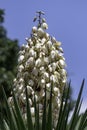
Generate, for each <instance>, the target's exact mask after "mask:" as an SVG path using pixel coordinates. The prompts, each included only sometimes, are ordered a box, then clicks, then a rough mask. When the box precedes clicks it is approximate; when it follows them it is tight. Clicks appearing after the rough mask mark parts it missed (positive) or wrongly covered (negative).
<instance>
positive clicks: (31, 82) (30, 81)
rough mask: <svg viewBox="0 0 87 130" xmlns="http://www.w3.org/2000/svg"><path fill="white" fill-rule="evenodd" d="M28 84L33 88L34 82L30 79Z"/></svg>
mask: <svg viewBox="0 0 87 130" xmlns="http://www.w3.org/2000/svg"><path fill="white" fill-rule="evenodd" d="M28 84H29V85H30V86H31V87H32V86H33V85H34V81H33V80H31V79H30V80H29V82H28Z"/></svg>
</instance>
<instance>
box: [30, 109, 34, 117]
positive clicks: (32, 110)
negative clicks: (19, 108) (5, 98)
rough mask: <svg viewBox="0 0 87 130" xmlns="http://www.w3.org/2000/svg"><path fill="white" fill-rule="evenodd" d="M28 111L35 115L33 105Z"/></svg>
mask: <svg viewBox="0 0 87 130" xmlns="http://www.w3.org/2000/svg"><path fill="white" fill-rule="evenodd" d="M30 111H31V115H32V116H35V110H34V107H31V108H30Z"/></svg>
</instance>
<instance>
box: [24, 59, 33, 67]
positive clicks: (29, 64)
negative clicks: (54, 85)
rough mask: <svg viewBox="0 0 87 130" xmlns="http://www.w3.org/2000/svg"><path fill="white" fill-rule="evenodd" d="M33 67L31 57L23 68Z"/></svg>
mask: <svg viewBox="0 0 87 130" xmlns="http://www.w3.org/2000/svg"><path fill="white" fill-rule="evenodd" d="M33 65H34V58H33V57H30V58H29V59H28V60H27V61H26V65H25V67H26V68H27V67H31V68H32V67H33Z"/></svg>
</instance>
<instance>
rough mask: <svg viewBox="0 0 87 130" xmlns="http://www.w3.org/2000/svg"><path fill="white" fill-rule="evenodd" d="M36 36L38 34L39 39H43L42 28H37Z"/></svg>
mask: <svg viewBox="0 0 87 130" xmlns="http://www.w3.org/2000/svg"><path fill="white" fill-rule="evenodd" d="M37 34H38V36H39V37H43V36H44V31H43V29H42V28H39V29H38V32H37Z"/></svg>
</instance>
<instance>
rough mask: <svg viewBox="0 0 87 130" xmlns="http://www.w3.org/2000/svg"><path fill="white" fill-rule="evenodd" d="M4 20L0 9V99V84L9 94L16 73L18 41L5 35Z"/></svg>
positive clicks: (0, 92)
mask: <svg viewBox="0 0 87 130" xmlns="http://www.w3.org/2000/svg"><path fill="white" fill-rule="evenodd" d="M3 22H4V10H2V9H0V101H1V100H2V99H1V98H2V91H1V86H3V87H4V88H5V91H6V94H7V96H9V92H10V85H11V84H12V81H13V79H14V77H15V74H16V66H17V58H18V51H19V46H18V41H17V40H11V39H10V38H8V37H7V33H6V30H5V28H4V27H3Z"/></svg>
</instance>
